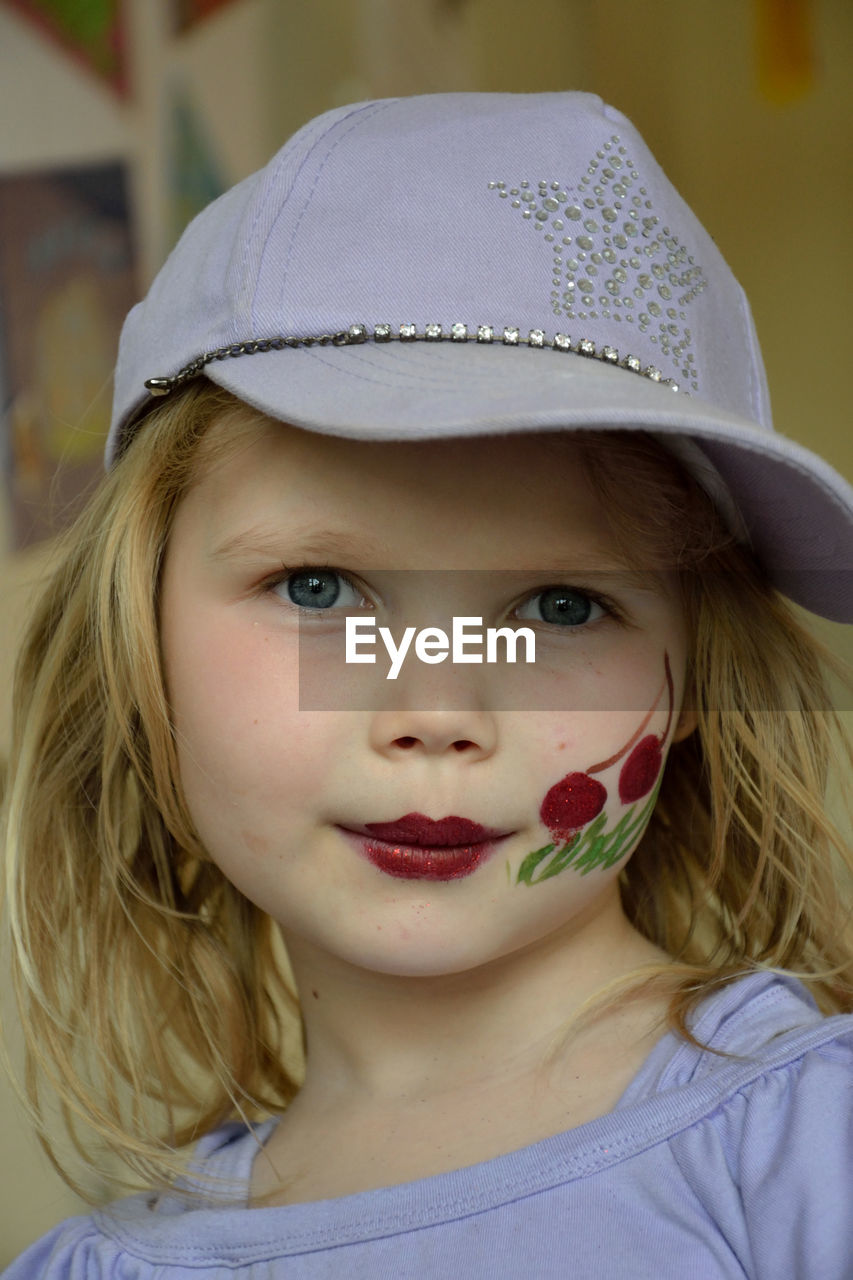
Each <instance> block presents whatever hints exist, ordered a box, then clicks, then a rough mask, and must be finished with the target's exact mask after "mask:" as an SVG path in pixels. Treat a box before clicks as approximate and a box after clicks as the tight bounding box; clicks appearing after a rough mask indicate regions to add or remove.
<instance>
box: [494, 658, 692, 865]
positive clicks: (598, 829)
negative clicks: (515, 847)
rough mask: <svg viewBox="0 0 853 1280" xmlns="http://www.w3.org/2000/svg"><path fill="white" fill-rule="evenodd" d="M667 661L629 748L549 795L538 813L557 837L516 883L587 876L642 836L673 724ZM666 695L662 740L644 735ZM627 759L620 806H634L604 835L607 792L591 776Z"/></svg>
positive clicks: (531, 859) (576, 775) (566, 780)
mask: <svg viewBox="0 0 853 1280" xmlns="http://www.w3.org/2000/svg"><path fill="white" fill-rule="evenodd" d="M663 663H664V679H663V683H662V685H661V687H660V690H659V692H658V694H657V697H656V698H655V700H654V702H653V703H652V706H651V708H650V709H649V711H648V713H647V714H646V716H645V717H644V719H643V721H642V723H641V724H640V726H639V728H638V729H637V730H636V732H635V733H634V734H632V736H631V737H630V738H629V739H628V741H627V742H626V743H625V745H624V746H623V747H622V748H621V749H620V750H619V751H617V752H616V753H615V755H612V756H609V757H608V759H606V760H602V761H600V762H599V763H597V764H594V765H590V767H589V768H588V769H586V770H585V771H584V772H577V773H569V774H566V776H565V777H564V778H561V779H560V781H559V782H557V783H555V785H554V786H553V787H551V789H550V790H549V791H548V793H547V795H546V796H545V799H544V800H543V801H542V806H541V808H540V811H539V814H540V817H541V819H542V821H543V823H544V824H545V826H546V827H547V828H548V830H549V831H550V832H551V834H552V836H553V837H554V839H553V840H552V841H551V842H550V843H549V844H546V845H543V846H542V848H541V849H534V850H533V852H532V853H529V854H528V855H527V857H526V858H525V859H524V861H523V862H522V864H521V866H520V867H519V869H518V875H517V877H516V884H538V883H539V882H540V880H549V879H550V878H551V877H552V876H556V875H559V873H560V872H561V871H564V870H565V869H566V868H567V867H574V869H575V870H576V871H579V872H580V873H581V875H586V874H587V872H589V871H592V869H593V868H594V867H601V868H602V869H604V868H607V867H612V866H615V864H616V863H617V862H618V861H619V859H620V858H621V857H622V856H623V854H624V853H626V852H627V851H628V849H630V848H632V847H633V845H634V844H635V843H636V841H637V839H638V837H639V836H640V835H641V834H642V832H643V829H644V828H645V826H646V824H647V822H648V820H649V818H650V817H651V814H652V810H653V809H654V807H655V801H656V800H657V795H658V791H659V789H660V780H661V775H662V771H663V748H664V744H665V742H666V739H667V736H668V734H669V730H670V727H671V725H672V714H673V704H674V690H673V682H672V671H671V669H670V663H669V654H668V653H664V658H663ZM664 691H666V693H667V696H668V701H669V713H668V715H667V721H666V727H665V728H664V731H663V733H662V734H661V735H660V737H658V735H657V734H653V733H652V734H646V736H645V737H643V731H644V730H645V728H646V726H647V725H648V723H649V721H650V720H651V718H652V715H653V714H654V712H655V710H656V708H657V706H658V703H659V702H660V700H661V698H662V697H663V695H664ZM629 752H630V754H628V753H629ZM625 755H627V759H626V760H625V763H624V764H623V766H622V769H621V771H620V774H619V784H618V791H619V799H620V801H621V802H622V804H623V805H625V804H630V805H631V808H630V809H629V810H628V812H627V813H625V814H623V815H622V817H621V818H620V819H619V821H618V823H617V824H616V826H615V827H614V828H613V829H612V831H606V830H605V827H606V824H607V815H606V814H605V813H604V812H603V809H604V806H605V804H606V803H607V788H606V787H605V786H604V784H603V783H601V782H599V781H598V779H597V778H594V777H593V776H592V775H593V774H595V773H601V772H602V771H603V770H604V769H609V768H610V767H611V765H614V764H616V763H617V762H618V761H619V760H621V759H622V758H623V756H625ZM649 793H651V794H649ZM646 796H649V799H648V800H647V801H646V803H645V804H644V805H643V806H642V808H641V809H640V811H639V813H638V812H637V808H638V804H639V802H640V801H641V800H643V799H644V797H646Z"/></svg>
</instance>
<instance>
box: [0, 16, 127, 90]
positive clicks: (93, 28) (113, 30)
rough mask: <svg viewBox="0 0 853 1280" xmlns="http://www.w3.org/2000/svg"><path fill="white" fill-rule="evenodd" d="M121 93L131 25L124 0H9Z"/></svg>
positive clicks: (124, 77)
mask: <svg viewBox="0 0 853 1280" xmlns="http://www.w3.org/2000/svg"><path fill="white" fill-rule="evenodd" d="M6 3H7V4H8V5H9V7H10V8H12V9H14V10H15V11H16V12H17V13H20V14H22V15H23V16H24V17H25V18H28V19H29V20H30V21H31V22H33V23H35V25H36V26H37V27H38V28H39V30H40V31H41V32H42V33H43V34H44V35H46V36H47V37H48V38H49V39H51V40H53V41H55V43H56V44H58V45H60V46H61V47H62V48H63V49H65V50H66V51H67V52H68V53H70V54H71V55H72V56H73V57H74V58H76V59H77V61H78V62H82V63H83V64H84V66H86V67H87V68H88V69H89V70H90V71H93V72H94V73H95V74H96V75H97V76H99V77H100V78H101V79H102V80H105V81H107V82H108V83H109V84H110V85H111V86H112V87H113V88H114V89H115V90H116V91H117V92H118V93H121V94H125V93H126V92H127V88H128V83H127V57H126V50H127V26H126V18H125V16H124V8H125V6H124V4H123V3H122V0H6Z"/></svg>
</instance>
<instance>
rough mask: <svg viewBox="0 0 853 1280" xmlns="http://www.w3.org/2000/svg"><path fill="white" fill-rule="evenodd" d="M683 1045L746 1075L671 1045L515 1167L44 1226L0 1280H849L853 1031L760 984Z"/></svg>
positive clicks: (803, 999) (784, 990)
mask: <svg viewBox="0 0 853 1280" xmlns="http://www.w3.org/2000/svg"><path fill="white" fill-rule="evenodd" d="M693 1027H694V1030H695V1032H696V1034H697V1036H698V1037H699V1038H700V1039H702V1040H704V1041H705V1042H706V1043H710V1044H712V1045H713V1046H714V1048H717V1049H724V1050H725V1051H726V1052H727V1053H729V1054H735V1055H738V1056H736V1057H727V1058H722V1057H719V1056H717V1055H714V1054H711V1053H708V1052H706V1051H700V1050H698V1049H695V1048H694V1047H693V1046H691V1045H689V1044H687V1043H685V1042H684V1041H683V1040H681V1039H680V1038H678V1037H677V1036H675V1035H672V1034H667V1035H666V1036H664V1037H663V1039H662V1040H660V1041H659V1042H658V1044H657V1045H656V1047H655V1048H654V1050H653V1051H652V1053H651V1054H650V1056H649V1057H648V1059H647V1060H646V1062H645V1064H644V1065H643V1067H642V1069H641V1070H640V1072H639V1074H638V1075H637V1076H636V1078H635V1079H634V1081H633V1082H632V1084H631V1085H630V1086H629V1088H628V1089H627V1091H626V1092H625V1094H624V1095H623V1096H622V1098H621V1100H620V1102H619V1104H618V1106H617V1107H616V1108H615V1109H614V1111H612V1112H611V1113H610V1114H609V1115H606V1116H603V1117H601V1118H600V1119H597V1120H593V1121H591V1122H590V1123H588V1124H584V1125H581V1126H580V1127H578V1128H575V1129H570V1130H569V1131H568V1132H566V1133H560V1134H557V1135H556V1136H555V1137H552V1138H547V1139H545V1140H544V1141H542V1142H537V1143H534V1144H533V1145H532V1146H529V1147H524V1148H522V1149H521V1150H519V1151H513V1152H510V1153H509V1154H508V1155H505V1156H499V1157H497V1158H495V1159H493V1160H487V1161H484V1162H482V1163H480V1164H476V1165H471V1166H469V1167H466V1168H464V1169H457V1170H455V1171H453V1172H451V1173H443V1174H439V1175H437V1176H436V1177H432V1178H425V1179H423V1180H421V1181H418V1182H409V1183H405V1184H404V1185H402V1186H395V1187H386V1188H383V1189H381V1190H376V1191H365V1192H361V1193H359V1194H357V1195H350V1196H344V1197H342V1198H340V1199H337V1200H323V1201H318V1202H315V1203H312V1204H296V1205H287V1206H285V1207H282V1208H272V1209H248V1208H245V1207H242V1208H241V1207H237V1208H229V1209H222V1208H214V1207H205V1206H204V1205H202V1206H200V1207H199V1206H196V1207H191V1208H190V1207H187V1205H186V1204H185V1203H183V1202H181V1201H180V1200H178V1198H177V1197H173V1196H172V1197H160V1198H159V1199H157V1200H154V1201H152V1199H151V1197H150V1196H135V1197H132V1198H130V1199H126V1200H122V1201H119V1202H117V1203H116V1204H115V1205H113V1206H111V1207H110V1208H108V1209H105V1210H101V1211H98V1212H96V1213H93V1214H92V1215H91V1216H85V1217H79V1218H72V1219H70V1220H69V1221H68V1222H66V1223H64V1224H61V1225H60V1226H58V1227H56V1228H55V1230H53V1231H52V1232H50V1233H49V1234H48V1235H47V1236H45V1237H44V1239H42V1240H41V1241H40V1242H39V1243H37V1244H35V1245H33V1246H32V1247H31V1248H30V1249H29V1250H28V1251H27V1252H26V1253H24V1254H23V1255H22V1256H21V1257H20V1258H19V1259H18V1261H17V1262H15V1263H13V1264H12V1266H11V1267H10V1268H9V1269H8V1270H6V1271H5V1272H4V1273H3V1277H2V1280H37V1278H42V1277H47V1278H49V1280H131V1278H132V1280H154V1278H155V1277H156V1278H157V1280H261V1277H263V1278H264V1280H268V1278H270V1277H273V1276H287V1277H288V1280H320V1278H321V1277H323V1278H324V1280H329V1278H330V1277H337V1276H340V1277H352V1276H358V1277H369V1278H370V1280H408V1278H411V1280H425V1278H426V1277H430V1276H442V1277H444V1276H450V1275H460V1276H464V1277H466V1280H487V1278H488V1280H501V1278H505V1280H517V1277H519V1276H533V1277H536V1280H551V1278H553V1280H556V1278H557V1277H561V1278H564V1277H566V1276H568V1275H571V1276H572V1277H574V1278H575V1280H593V1278H594V1280H600V1278H601V1277H604V1276H606V1277H607V1280H645V1278H648V1280H684V1277H686V1276H687V1277H693V1278H694V1280H722V1278H723V1277H725V1278H726V1280H733V1278H734V1277H744V1276H747V1277H750V1280H780V1277H786V1278H787V1277H794V1276H796V1277H797V1280H842V1278H846V1280H849V1278H850V1277H851V1276H852V1275H853V1016H843V1017H835V1018H823V1017H822V1016H821V1015H820V1013H819V1012H818V1010H817V1008H816V1007H815V1005H814V1003H813V1001H812V1000H811V998H810V996H809V995H808V994H807V993H806V991H805V989H804V988H803V987H802V986H801V985H800V984H799V983H798V982H796V981H795V980H793V979H788V978H784V979H783V978H779V977H776V976H773V975H770V974H756V975H751V976H749V977H747V978H744V979H741V980H740V981H738V982H736V983H734V984H732V985H731V986H729V987H727V988H724V989H723V990H722V991H720V992H718V993H716V994H714V995H713V996H711V997H710V998H709V999H707V1000H706V1001H705V1002H704V1003H703V1005H702V1006H701V1007H700V1009H699V1011H698V1014H697V1016H696V1018H695V1019H694V1021H693ZM274 1123H275V1122H274V1121H270V1122H268V1123H267V1124H266V1125H263V1126H261V1127H260V1129H259V1130H258V1131H256V1132H258V1134H259V1136H260V1138H261V1140H264V1139H265V1138H266V1137H268V1136H269V1134H270V1133H271V1132H272V1128H273V1126H274ZM256 1151H257V1145H256V1141H255V1139H254V1137H253V1136H252V1134H251V1133H249V1132H247V1130H246V1129H244V1128H243V1127H242V1126H239V1125H229V1126H227V1127H225V1128H224V1129H221V1130H218V1131H217V1132H215V1133H212V1134H210V1135H209V1136H208V1137H207V1138H206V1139H205V1140H204V1141H203V1143H202V1144H201V1145H200V1148H199V1157H200V1161H201V1163H202V1165H203V1166H204V1168H205V1169H206V1171H207V1172H213V1173H216V1174H217V1175H219V1176H222V1177H226V1178H230V1179H236V1180H237V1182H238V1183H239V1184H240V1185H241V1186H242V1187H245V1188H246V1189H248V1180H249V1176H250V1170H251V1165H252V1160H253V1158H254V1156H255V1154H256Z"/></svg>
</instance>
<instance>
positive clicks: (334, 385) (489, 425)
mask: <svg viewBox="0 0 853 1280" xmlns="http://www.w3.org/2000/svg"><path fill="white" fill-rule="evenodd" d="M205 373H206V375H207V377H209V378H210V379H211V380H212V381H214V382H216V383H217V384H219V385H220V386H222V387H224V388H225V389H227V390H229V391H231V392H232V393H233V394H234V395H236V396H238V397H239V398H240V399H241V400H243V401H245V402H246V403H248V404H250V405H252V406H254V407H255V408H257V409H259V410H261V411H262V412H264V413H266V414H268V415H269V416H270V417H273V418H277V419H279V420H281V421H286V422H289V423H292V424H293V425H295V426H299V427H305V428H308V429H309V430H311V431H317V432H321V433H325V434H329V435H339V436H344V437H349V438H353V439H360V440H422V439H435V438H437V437H441V436H444V437H448V436H482V435H492V434H503V433H509V432H521V431H535V430H540V431H541V430H555V429H564V430H565V429H568V430H571V429H581V428H593V429H604V430H607V429H612V430H622V431H626V430H627V431H631V430H642V431H649V432H654V433H656V434H666V433H674V434H678V435H688V436H690V437H692V438H693V439H694V440H696V441H697V442H698V443H699V444H700V445H701V447H702V449H703V452H704V453H705V454H706V455H707V457H708V458H709V459H710V460H711V462H712V463H713V465H714V466H715V467H716V469H717V470H718V472H719V473H720V475H721V476H722V478H723V480H724V481H725V483H726V485H727V486H728V489H729V491H730V493H731V495H732V497H733V499H734V501H735V504H736V505H737V507H738V509H739V511H740V513H741V515H742V518H743V521H744V523H745V525H746V528H747V530H748V533H749V537H750V540H751V543H752V546H753V549H754V551H755V553H756V555H757V557H758V558H759V560H760V561H761V563H762V564H763V565H764V567H765V570H766V572H767V573H768V575H769V576H770V578H771V581H772V582H773V583H774V585H775V586H776V587H777V588H778V589H779V590H780V591H781V592H783V593H784V594H785V595H787V596H789V597H790V598H791V599H793V600H795V601H796V602H797V603H798V604H800V605H802V606H803V607H804V608H806V609H809V610H812V611H813V612H815V613H818V614H821V615H822V616H823V617H826V618H829V619H831V620H834V621H838V622H853V572H851V570H853V488H851V486H850V485H849V484H847V482H846V481H845V480H844V479H843V478H842V477H841V476H840V475H839V474H838V473H837V472H836V471H834V470H833V468H832V467H831V466H830V465H829V464H828V463H826V462H824V461H823V459H821V458H819V457H818V456H817V455H815V454H813V453H811V452H810V451H809V450H807V449H805V448H803V447H802V446H801V445H798V444H796V443H794V442H793V441H791V440H789V439H786V438H785V437H783V436H780V435H778V434H776V433H775V432H772V431H770V430H768V429H766V428H763V427H761V426H759V425H758V424H756V423H754V422H751V421H749V420H748V419H745V418H742V417H738V416H737V415H735V414H730V413H727V412H726V411H725V410H722V409H719V408H717V407H715V406H714V405H710V404H707V403H705V402H703V401H701V400H699V399H697V398H695V397H693V396H689V395H687V394H686V393H685V392H684V391H682V390H679V391H673V390H672V388H670V387H668V386H666V385H663V384H660V383H655V382H653V381H651V380H650V379H648V378H645V377H643V376H641V375H638V374H636V373H633V372H631V371H629V370H626V369H620V368H614V367H612V366H610V365H607V364H605V363H603V362H602V361H600V360H596V359H590V358H585V357H583V356H581V355H577V354H575V353H564V352H558V351H555V350H553V349H548V348H546V349H542V350H534V349H530V348H528V347H526V346H520V347H518V348H511V347H506V346H504V345H503V344H502V343H494V344H486V343H482V344H481V343H476V342H467V343H454V342H449V341H443V342H426V341H423V340H421V341H418V342H412V343H402V342H399V341H394V342H390V343H387V344H386V343H374V342H366V343H363V344H360V345H352V346H341V347H321V346H314V347H307V348H306V347H303V348H298V349H285V350H280V351H274V350H273V351H266V352H262V353H258V354H255V355H246V356H242V357H239V358H229V359H225V360H222V361H219V362H214V363H211V364H210V365H208V366H207V368H206V370H205Z"/></svg>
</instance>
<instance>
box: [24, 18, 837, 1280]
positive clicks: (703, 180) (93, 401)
mask: <svg viewBox="0 0 853 1280" xmlns="http://www.w3.org/2000/svg"><path fill="white" fill-rule="evenodd" d="M84 15H85V16H84ZM851 55H853V5H851V4H850V3H849V0H690V2H689V3H685V0H595V2H594V3H590V0H528V2H527V3H522V2H521V0H406V2H405V3H403V2H402V0H322V2H320V0H125V2H124V3H123V4H122V3H119V0H97V2H95V3H90V4H86V5H82V4H79V3H76V4H75V3H74V2H73V0H0V119H2V121H3V123H2V126H0V394H2V399H0V414H2V416H0V458H2V463H3V468H2V471H0V759H2V757H3V756H4V754H5V752H6V749H7V745H8V729H9V724H8V721H9V687H10V680H11V666H12V655H13V652H14V649H15V645H16V643H17V638H18V636H19V634H20V628H21V625H22V621H23V618H24V616H25V613H26V609H27V605H28V601H29V599H30V597H31V595H32V591H33V588H34V586H35V585H36V584H37V582H38V580H39V578H40V576H42V575H43V573H44V571H45V566H46V565H47V564H49V561H50V555H51V541H50V536H49V535H50V530H51V528H53V527H56V526H57V525H61V523H62V521H63V520H64V519H65V518H66V517H67V514H68V512H70V511H71V510H72V509H73V507H74V503H75V501H76V500H77V495H78V494H79V492H81V491H82V490H84V489H85V487H86V485H87V484H90V483H91V482H92V480H93V478H94V477H95V476H96V475H97V472H98V469H99V465H100V464H99V455H100V449H101V440H102V433H103V429H104V422H105V418H106V415H107V413H108V409H109V373H110V364H111V361H112V358H113V352H114V343H115V340H116V337H117V332H116V327H117V324H118V317H119V316H120V314H121V312H122V311H123V310H124V309H126V306H127V305H129V304H130V302H132V301H133V299H134V298H135V297H137V296H138V295H139V294H140V293H141V292H142V291H143V290H144V287H145V285H146V284H147V282H148V281H149V280H150V278H151V276H152V275H153V273H154V272H155V270H156V269H157V267H158V265H159V264H160V262H161V261H162V259H163V257H164V256H165V254H166V252H167V251H168V249H169V248H170V246H171V244H172V243H173V242H174V240H175V238H176V235H177V232H178V229H179V228H180V226H182V225H183V224H184V223H185V222H186V221H187V220H188V218H189V217H190V216H191V214H192V213H193V212H195V211H196V209H197V208H198V207H200V206H201V205H203V204H204V203H206V201H207V200H208V199H210V198H211V197H212V196H213V195H215V194H216V193H217V191H219V190H221V189H222V188H223V187H224V186H228V185H230V184H231V183H233V182H235V181H237V180H238V179H240V178H242V177H244V176H245V175H246V174H248V173H250V172H252V170H254V169H255V168H257V167H258V166H259V165H261V164H262V163H263V162H264V161H265V160H266V159H267V157H268V156H269V155H270V154H271V152H272V151H273V150H275V148H276V147H277V146H278V145H279V144H280V143H281V142H282V141H283V140H284V138H285V137H287V136H288V134H290V133H291V132H292V131H293V130H294V129H296V128H297V127H298V126H299V125H301V124H302V123H304V122H305V121H306V120H307V119H308V118H310V117H311V116H312V115H314V114H316V113H317V112H319V111H322V110H325V109H326V108H329V107H332V106H336V105H339V104H341V103H345V102H350V101H357V100H360V99H363V98H368V97H374V96H387V95H395V94H401V93H413V92H430V91H439V90H448V89H478V90H514V91H535V90H543V89H567V88H581V89H587V90H592V91H594V92H596V93H599V94H601V95H602V96H603V97H604V98H605V99H607V100H609V101H611V102H613V103H614V104H615V105H616V106H618V107H619V108H620V109H622V110H623V111H624V112H625V113H626V114H627V115H629V116H630V117H631V118H632V119H633V120H634V121H635V123H636V124H637V125H638V126H639V128H640V130H641V132H642V133H643V134H644V135H645V137H646V139H647V141H648V142H649V143H650V145H651V147H652V150H653V151H654V152H655V153H656V154H657V156H658V158H659V160H660V161H661V163H662V164H663V167H664V169H665V170H666V171H667V172H668V173H669V175H670V177H671V178H672V179H673V180H674V182H675V184H676V186H678V187H679V189H680V190H681V192H682V194H683V195H684V196H685V198H686V199H687V201H688V203H689V204H691V205H692V206H693V208H694V209H695V210H696V212H697V213H698V215H699V217H700V218H701V219H702V221H703V222H704V223H705V224H706V226H707V227H708V228H709V230H710V231H711V232H712V234H713V235H714V237H715V239H716V240H717V243H718V244H719V246H720V248H721V249H722V251H723V253H724V255H725V256H726V258H727V259H728V261H729V263H730V264H731V266H732V268H733V269H734V271H735V274H736V275H737V276H738V278H739V279H740V281H741V283H742V284H743V285H744V286H745V288H746V291H747V294H748V295H749V297H750V299H751V302H752V305H753V310H754V313H755V317H756V322H757V326H758V332H759V335H760V337H761V340H762V345H763V349H764V353H765V358H766V363H767V367H768V374H769V379H770V387H771V392H772V395H773V403H774V408H775V415H776V421H777V425H778V427H779V429H780V430H781V431H783V432H784V433H786V434H788V435H791V436H793V437H795V438H796V439H798V440H800V441H802V442H803V443H805V444H807V445H810V446H811V447H813V448H815V449H816V450H817V451H818V452H820V453H822V454H823V455H824V456H825V457H827V458H828V459H829V460H830V461H831V462H832V463H834V464H835V466H836V467H838V468H839V470H841V471H842V472H843V473H844V474H846V476H847V477H848V478H849V479H851V480H853V433H851V431H850V410H849V390H848V382H847V368H848V365H849V363H850V355H849V352H848V348H847V343H848V341H849V340H850V335H851V325H850V318H849V317H850V304H849V293H848V291H849V289H850V275H851V273H850V266H851V239H853V236H852V235H851V216H850V209H851V207H853V167H851V165H850V161H849V157H850V155H851V141H853V136H851V135H853V78H851V76H850V67H851V65H853V59H851ZM4 981H5V979H4V978H0V996H2V994H3V984H4ZM0 1134H2V1150H3V1156H4V1159H3V1162H2V1163H3V1167H2V1172H0V1266H2V1265H3V1264H4V1263H6V1262H8V1261H9V1260H10V1258H11V1257H13V1256H14V1255H15V1254H16V1253H17V1252H18V1251H19V1250H20V1249H22V1248H23V1247H24V1245H25V1244H27V1243H28V1242H29V1241H30V1240H32V1239H33V1238H35V1237H36V1236H37V1235H38V1234H40V1233H41V1232H43V1231H44V1230H46V1229H47V1228H48V1227H49V1226H50V1225H51V1224H52V1223H53V1222H55V1221H57V1220H58V1219H59V1218H61V1217H63V1216H66V1215H68V1214H70V1213H73V1212H75V1211H77V1210H78V1208H79V1207H80V1205H79V1202H78V1201H76V1200H75V1199H74V1197H73V1196H72V1195H71V1193H70V1192H68V1191H66V1190H65V1188H64V1187H63V1185H62V1184H61V1183H60V1182H59V1180H58V1179H57V1178H56V1176H55V1175H54V1174H53V1173H52V1171H51V1170H50V1167H49V1165H48V1163H47V1161H46V1159H45V1157H44V1156H43V1155H42V1154H41V1152H40V1151H39V1150H38V1148H37V1147H36V1145H35V1143H34V1142H33V1140H32V1139H31V1138H30V1136H29V1134H28V1133H27V1130H26V1127H25V1125H24V1123H23V1120H22V1118H21V1116H20V1111H19V1108H18V1107H17V1105H16V1103H15V1101H14V1098H13V1095H12V1094H11V1092H10V1091H9V1090H8V1088H6V1087H5V1085H4V1084H3V1083H0Z"/></svg>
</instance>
